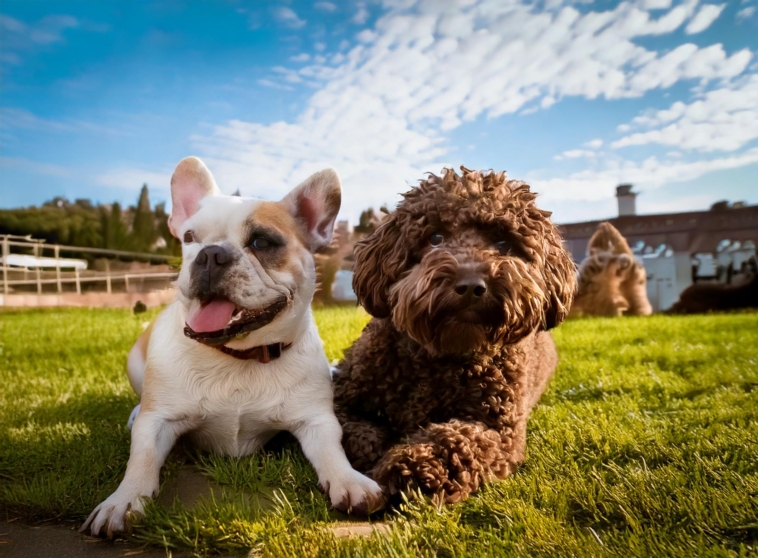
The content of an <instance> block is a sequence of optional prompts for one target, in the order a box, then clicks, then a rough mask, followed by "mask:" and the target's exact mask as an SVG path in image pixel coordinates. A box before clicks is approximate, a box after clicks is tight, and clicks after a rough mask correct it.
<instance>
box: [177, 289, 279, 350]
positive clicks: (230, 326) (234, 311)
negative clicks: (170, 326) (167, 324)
mask: <svg viewBox="0 0 758 558" xmlns="http://www.w3.org/2000/svg"><path fill="white" fill-rule="evenodd" d="M288 304H289V299H288V298H287V297H284V296H282V297H280V298H278V299H277V300H276V301H274V302H273V303H272V304H269V305H268V306H266V307H264V308H255V309H251V308H240V307H238V306H237V305H235V304H234V303H233V302H232V301H230V300H228V299H226V298H223V297H216V298H214V299H212V300H211V301H210V302H207V303H205V304H202V303H201V302H200V301H199V300H197V299H195V300H193V301H192V304H191V306H190V309H189V312H188V313H187V320H186V323H185V327H184V335H186V336H187V337H189V338H190V339H194V340H195V341H199V342H200V343H204V344H206V345H214V346H215V345H223V344H224V343H228V342H229V341H231V340H232V339H234V338H235V337H237V336H239V335H242V334H245V333H249V332H251V331H255V330H256V329H260V328H262V327H264V326H266V325H268V324H270V323H271V322H272V321H274V318H276V317H277V316H278V315H279V314H280V313H281V312H282V310H284V309H285V308H286V307H287V306H288Z"/></svg>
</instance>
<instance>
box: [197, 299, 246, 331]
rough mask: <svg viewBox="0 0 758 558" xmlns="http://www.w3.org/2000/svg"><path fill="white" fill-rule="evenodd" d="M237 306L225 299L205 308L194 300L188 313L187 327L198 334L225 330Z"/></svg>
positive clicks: (209, 304)
mask: <svg viewBox="0 0 758 558" xmlns="http://www.w3.org/2000/svg"><path fill="white" fill-rule="evenodd" d="M235 308H236V306H235V305H234V303H233V302H230V301H228V300H226V299H225V298H215V299H213V300H212V301H211V302H209V303H208V304H206V305H205V306H203V305H202V304H200V302H199V301H198V300H193V301H192V305H191V306H190V309H189V312H188V313H187V325H188V326H190V327H191V328H192V331H194V332H196V333H207V332H210V331H218V330H220V329H224V328H225V327H226V326H227V324H228V323H229V320H231V319H232V314H233V313H234V309H235Z"/></svg>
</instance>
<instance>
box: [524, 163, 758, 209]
mask: <svg viewBox="0 0 758 558" xmlns="http://www.w3.org/2000/svg"><path fill="white" fill-rule="evenodd" d="M755 164H758V148H753V149H750V150H748V151H746V152H744V153H742V154H739V155H733V156H728V157H719V158H713V159H700V160H696V161H683V160H677V159H669V160H666V161H660V160H658V159H657V158H656V157H649V158H647V159H645V160H644V161H641V162H633V161H625V160H622V159H612V160H609V161H607V162H606V164H605V166H604V167H603V168H602V169H599V170H596V169H588V170H583V171H581V172H576V173H573V174H571V175H569V176H568V177H565V178H552V179H542V178H535V177H530V176H526V177H524V178H525V179H526V180H528V182H529V183H530V184H531V185H532V187H533V189H534V190H535V191H536V192H539V193H540V204H541V206H542V207H544V208H546V209H550V210H553V211H554V212H555V218H556V219H557V220H558V221H566V220H567V219H577V217H578V216H577V215H576V214H572V215H568V214H567V213H566V212H565V211H564V207H565V205H566V203H568V202H571V201H576V200H582V201H583V202H587V203H593V202H601V201H603V200H610V199H612V198H613V193H614V189H615V187H616V186H617V185H618V184H622V183H632V184H634V185H635V187H637V189H638V190H645V191H647V192H650V191H652V190H655V189H658V188H660V187H662V186H665V185H668V184H672V183H677V182H686V181H688V180H693V179H695V178H698V177H700V176H703V175H705V174H708V173H711V172H714V171H718V170H726V169H734V168H739V167H744V166H746V165H755ZM584 217H588V216H585V215H582V216H579V217H578V218H584Z"/></svg>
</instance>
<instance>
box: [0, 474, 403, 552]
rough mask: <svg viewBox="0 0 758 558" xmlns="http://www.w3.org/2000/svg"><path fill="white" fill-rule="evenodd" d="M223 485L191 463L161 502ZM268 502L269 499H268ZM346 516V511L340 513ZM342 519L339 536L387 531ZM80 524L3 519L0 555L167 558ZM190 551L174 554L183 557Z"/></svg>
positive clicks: (192, 498) (191, 501)
mask: <svg viewBox="0 0 758 558" xmlns="http://www.w3.org/2000/svg"><path fill="white" fill-rule="evenodd" d="M221 490H222V487H221V486H219V485H216V484H214V483H213V482H212V481H211V480H210V479H209V478H208V477H207V476H205V475H203V474H202V473H200V471H198V470H197V468H195V467H193V466H191V465H183V466H181V467H180V469H179V471H178V474H177V475H176V476H175V477H174V478H172V479H169V480H168V481H167V482H166V483H165V484H164V485H163V487H162V490H161V494H160V495H159V496H158V502H159V503H160V504H162V505H164V506H170V505H171V504H172V503H173V501H174V498H178V499H179V501H180V502H181V503H182V504H183V505H184V506H185V507H186V508H188V509H192V508H193V507H195V505H196V504H197V503H198V502H199V501H200V499H201V498H210V497H211V496H212V495H214V494H216V495H220V494H221ZM227 490H228V487H227ZM264 504H265V503H264ZM340 516H342V514H340ZM344 518H345V519H346V521H340V522H338V523H335V524H334V527H332V530H333V531H334V534H335V535H337V536H338V537H355V536H359V537H361V536H362V537H368V536H370V535H371V533H373V532H374V531H378V532H380V533H385V532H387V531H388V530H389V526H388V525H387V524H384V523H367V522H363V521H349V520H347V519H348V517H347V516H344ZM78 528H79V524H67V525H52V524H49V523H48V524H42V525H24V524H22V523H20V522H18V521H6V522H2V521H0V557H2V558H5V557H8V558H80V557H81V558H125V557H131V556H133V557H138V558H163V557H165V556H166V553H165V552H164V551H163V550H160V549H156V548H154V547H149V548H144V547H140V546H138V545H135V544H133V543H129V542H126V541H122V540H120V541H108V540H104V539H100V538H97V537H87V536H84V535H81V534H80V533H79V532H78V531H77V529H78ZM183 556H189V555H188V554H183V553H182V554H177V553H174V554H173V558H182V557H183Z"/></svg>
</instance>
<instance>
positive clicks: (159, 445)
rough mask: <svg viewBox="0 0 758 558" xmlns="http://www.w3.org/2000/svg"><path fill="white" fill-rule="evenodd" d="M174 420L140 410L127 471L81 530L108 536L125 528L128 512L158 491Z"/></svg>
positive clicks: (137, 509)
mask: <svg viewBox="0 0 758 558" xmlns="http://www.w3.org/2000/svg"><path fill="white" fill-rule="evenodd" d="M177 424H179V423H174V422H169V421H167V420H165V419H164V418H163V417H160V416H158V415H157V414H156V413H151V412H148V411H145V410H143V411H142V412H141V413H139V415H137V418H136V419H135V421H134V426H133V428H132V443H131V449H130V452H129V462H128V464H127V465H126V474H125V475H124V480H123V481H121V484H120V485H119V487H118V489H116V491H115V492H114V493H113V494H111V495H110V496H109V497H108V498H107V499H106V500H105V501H104V502H102V503H101V504H100V505H99V506H97V507H96V508H95V510H94V511H93V512H92V513H91V514H90V516H89V517H88V518H87V521H85V522H84V525H82V527H81V529H79V530H80V531H82V532H84V531H87V530H88V529H89V531H90V532H91V533H92V534H93V535H99V534H100V533H101V531H103V532H104V533H105V534H106V535H107V536H108V537H112V536H113V535H115V534H117V533H122V532H124V531H125V530H126V527H127V525H126V519H127V517H126V516H127V514H129V513H130V512H131V513H136V514H140V513H142V512H143V511H144V503H143V499H144V498H151V497H154V496H155V495H156V494H158V489H159V487H160V471H161V466H162V465H163V462H164V460H165V459H166V456H167V455H168V453H169V451H171V448H172V447H173V445H174V442H176V440H177V438H178V437H179V435H180V434H181V430H180V429H178V428H177Z"/></svg>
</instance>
